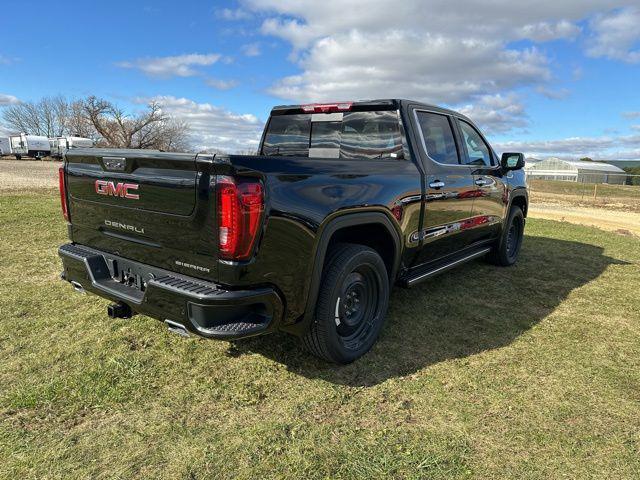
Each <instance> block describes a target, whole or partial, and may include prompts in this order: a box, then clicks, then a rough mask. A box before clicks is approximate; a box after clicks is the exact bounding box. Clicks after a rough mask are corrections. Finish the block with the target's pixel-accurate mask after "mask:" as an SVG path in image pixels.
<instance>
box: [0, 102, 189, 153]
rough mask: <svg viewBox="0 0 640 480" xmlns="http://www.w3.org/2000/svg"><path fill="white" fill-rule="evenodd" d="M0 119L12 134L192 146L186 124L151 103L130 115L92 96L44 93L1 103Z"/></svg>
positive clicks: (100, 142)
mask: <svg viewBox="0 0 640 480" xmlns="http://www.w3.org/2000/svg"><path fill="white" fill-rule="evenodd" d="M2 120H3V124H4V126H5V127H6V128H8V129H9V130H10V131H13V132H15V133H27V134H30V135H43V136H46V137H61V136H78V137H85V138H91V139H93V140H95V141H96V145H97V146H99V147H112V148H150V149H156V150H165V151H189V150H190V148H191V146H190V142H189V125H188V124H187V123H186V122H184V121H182V120H179V119H176V118H172V117H170V116H169V115H167V114H165V113H164V112H163V111H162V108H161V106H160V104H159V103H157V102H154V101H152V102H150V103H148V104H147V105H146V106H145V108H144V109H142V110H141V111H138V112H134V113H131V112H126V111H125V110H124V109H122V108H121V107H119V106H117V105H116V104H114V103H113V102H110V101H108V100H105V99H102V98H99V97H96V96H93V95H91V96H88V97H86V98H81V99H74V100H68V99H67V98H65V97H62V96H57V97H44V98H42V99H41V100H39V101H36V102H22V103H18V104H15V105H9V106H6V107H4V109H3V111H2Z"/></svg>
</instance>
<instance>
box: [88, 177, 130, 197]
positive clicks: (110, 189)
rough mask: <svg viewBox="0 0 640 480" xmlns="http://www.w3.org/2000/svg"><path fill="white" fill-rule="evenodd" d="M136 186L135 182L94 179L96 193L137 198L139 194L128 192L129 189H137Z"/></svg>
mask: <svg viewBox="0 0 640 480" xmlns="http://www.w3.org/2000/svg"><path fill="white" fill-rule="evenodd" d="M138 187H139V185H138V184H136V183H114V182H108V181H106V180H96V193H97V194H98V195H110V196H112V197H122V198H129V199H131V200H139V199H140V195H138V194H137V193H130V192H129V190H138Z"/></svg>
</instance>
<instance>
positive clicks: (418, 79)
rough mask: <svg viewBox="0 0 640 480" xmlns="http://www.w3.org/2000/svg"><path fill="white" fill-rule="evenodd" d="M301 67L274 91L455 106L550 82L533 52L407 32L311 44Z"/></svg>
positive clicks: (309, 98)
mask: <svg viewBox="0 0 640 480" xmlns="http://www.w3.org/2000/svg"><path fill="white" fill-rule="evenodd" d="M365 45H366V48H365V47H364V46H365ZM300 66H301V67H302V69H303V73H302V74H300V75H294V76H290V77H286V78H284V79H282V80H281V81H280V82H278V83H276V84H275V85H274V86H273V88H272V89H271V92H272V93H273V94H275V95H277V96H279V97H283V98H287V99H292V100H297V101H305V102H306V101H312V100H336V99H338V100H340V99H358V98H363V97H364V98H374V97H409V98H415V99H420V100H425V101H428V102H433V103H447V104H454V103H460V102H465V101H468V100H469V99H471V98H473V97H474V96H476V95H480V94H495V93H498V92H501V91H504V90H506V89H510V88H514V87H516V86H520V85H522V84H535V83H538V82H542V81H545V80H548V79H549V78H550V73H549V70H548V67H547V61H546V59H545V57H544V55H542V54H541V53H540V52H539V51H538V50H536V49H525V50H508V49H503V48H501V45H500V44H499V43H496V42H486V41H477V40H471V39H470V40H465V39H455V38H449V37H443V36H433V35H429V34H413V33H407V32H386V33H377V34H369V33H362V32H356V31H353V32H350V33H347V34H341V35H334V36H331V37H326V38H323V39H321V40H318V41H317V42H315V43H314V44H313V46H312V47H311V49H310V50H309V52H308V53H307V54H306V55H305V56H304V58H303V59H302V60H301V61H300Z"/></svg>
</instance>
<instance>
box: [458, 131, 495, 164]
mask: <svg viewBox="0 0 640 480" xmlns="http://www.w3.org/2000/svg"><path fill="white" fill-rule="evenodd" d="M459 122H460V130H462V140H463V143H464V147H465V149H466V151H467V161H466V162H465V163H467V164H468V165H491V163H492V162H491V153H490V150H489V146H488V145H487V144H486V143H485V141H484V140H483V139H482V137H481V136H480V134H479V133H478V132H477V130H476V129H475V128H473V127H472V126H471V125H470V124H468V123H467V122H465V121H464V120H460V121H459Z"/></svg>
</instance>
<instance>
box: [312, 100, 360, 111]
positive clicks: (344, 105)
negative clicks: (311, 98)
mask: <svg viewBox="0 0 640 480" xmlns="http://www.w3.org/2000/svg"><path fill="white" fill-rule="evenodd" d="M352 106H353V102H340V103H310V104H309V105H302V110H303V111H304V112H306V113H331V112H348V111H349V110H351V107H352Z"/></svg>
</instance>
